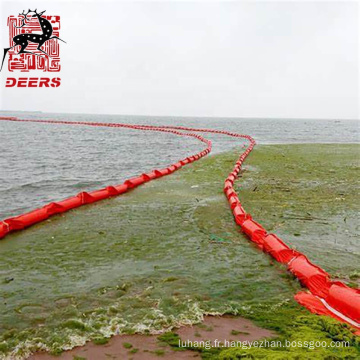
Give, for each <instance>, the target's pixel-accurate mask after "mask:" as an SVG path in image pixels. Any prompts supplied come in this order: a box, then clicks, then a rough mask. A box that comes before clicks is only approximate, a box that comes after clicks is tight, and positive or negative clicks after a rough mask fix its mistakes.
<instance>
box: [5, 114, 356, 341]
mask: <svg viewBox="0 0 360 360" xmlns="http://www.w3.org/2000/svg"><path fill="white" fill-rule="evenodd" d="M0 120H3V121H16V122H36V123H46V124H59V125H72V126H74V125H80V126H102V127H114V128H115V127H116V128H128V129H134V130H143V131H157V132H166V133H172V134H175V135H178V136H187V137H193V138H196V139H198V140H200V141H202V142H203V143H205V144H206V148H205V149H204V150H202V151H201V152H199V153H197V154H195V155H192V156H190V157H187V158H185V159H182V160H180V161H178V162H177V163H175V164H172V165H170V166H169V167H167V168H164V169H159V170H153V171H151V172H149V173H146V174H142V175H140V176H137V177H134V178H131V179H128V180H126V181H125V182H124V183H123V184H120V185H115V186H108V187H106V188H104V189H100V190H95V191H92V192H90V193H87V192H81V193H79V194H78V195H76V196H73V197H70V198H68V199H65V200H62V201H59V202H52V203H50V204H47V205H45V206H43V207H42V208H39V209H36V210H33V211H31V212H29V213H26V214H23V215H19V216H16V217H12V218H8V219H5V220H3V221H1V222H0V238H3V237H4V236H6V235H7V234H8V233H10V232H13V231H18V230H22V229H25V228H26V227H29V226H31V225H33V224H36V223H39V222H41V221H43V220H45V219H47V218H49V217H50V216H53V215H55V214H60V213H63V212H66V211H69V210H71V209H74V208H77V207H80V206H83V205H85V204H91V203H93V202H96V201H100V200H103V199H106V198H109V197H113V196H117V195H120V194H123V193H125V192H127V191H129V190H131V189H134V188H135V187H137V186H140V185H142V184H144V183H146V182H148V181H151V180H154V179H157V178H159V177H162V176H166V175H169V174H171V173H173V172H174V171H176V170H179V169H180V168H181V167H182V166H184V165H187V164H189V163H192V162H194V161H197V160H199V159H200V158H202V157H203V156H206V155H207V154H208V153H210V151H211V141H210V140H208V139H206V138H204V137H202V136H200V135H198V134H197V133H198V132H206V133H213V134H222V135H227V136H232V137H237V138H244V139H247V140H248V141H249V143H250V144H249V146H248V147H247V149H246V150H245V151H244V152H243V153H242V154H241V155H240V156H239V159H238V160H237V161H236V163H235V166H234V168H233V171H232V172H231V173H230V174H229V176H228V177H227V178H226V179H225V184H224V193H225V195H226V197H227V199H228V202H229V205H230V208H231V211H232V213H233V215H234V220H235V222H236V223H237V224H238V225H239V226H240V227H241V229H242V231H243V232H244V233H245V234H246V235H247V237H248V238H249V239H250V240H251V241H253V242H254V243H255V244H256V245H257V247H258V248H259V249H261V250H262V251H264V252H265V253H267V254H269V255H270V256H272V257H273V258H274V259H275V260H276V261H278V262H280V263H282V264H285V265H286V266H287V269H288V270H289V271H290V272H291V273H292V274H294V276H296V277H297V278H298V279H299V281H300V283H301V284H302V285H303V286H304V287H306V288H307V289H308V291H307V292H305V291H301V292H299V293H297V294H296V295H295V300H296V301H297V302H298V303H299V304H301V305H303V306H304V307H306V308H307V309H309V310H310V311H311V312H313V313H316V314H319V315H328V316H331V317H333V318H335V319H337V320H340V321H343V322H346V323H348V324H350V325H352V326H353V327H354V328H355V329H356V333H357V334H358V335H360V290H359V289H353V288H350V287H348V286H346V285H345V284H344V283H342V282H339V281H332V280H331V279H330V276H329V274H327V273H326V272H325V271H324V270H323V269H321V268H320V267H318V266H316V265H314V264H312V263H311V262H310V261H309V259H308V258H307V257H306V256H305V255H304V254H302V253H300V252H298V251H295V250H293V249H290V248H289V247H288V246H287V245H286V244H285V243H284V242H283V241H282V240H281V239H279V238H278V237H277V236H276V235H274V234H268V233H267V232H266V230H265V229H264V228H263V227H262V226H261V225H260V224H258V223H257V222H255V221H254V220H253V219H252V217H251V215H250V214H247V213H246V211H245V210H244V208H243V207H242V204H241V202H240V200H239V197H238V194H237V193H236V191H235V190H234V182H235V180H236V178H237V177H238V174H239V172H240V170H241V167H242V164H243V162H244V161H245V159H246V157H247V156H248V155H249V154H250V152H251V151H252V150H253V148H254V146H255V144H256V143H255V140H254V139H253V138H252V137H251V136H249V135H243V134H238V133H233V132H229V131H224V130H213V129H196V128H190V127H183V126H152V125H131V124H116V123H115V124H113V123H96V122H80V121H76V122H72V121H60V120H27V119H19V118H16V117H0Z"/></svg>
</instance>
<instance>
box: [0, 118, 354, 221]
mask: <svg viewBox="0 0 360 360" xmlns="http://www.w3.org/2000/svg"><path fill="white" fill-rule="evenodd" d="M1 115H3V116H5V115H6V116H18V117H20V118H27V119H57V120H67V121H94V122H112V123H120V122H122V123H133V124H144V125H147V124H148V125H183V126H190V127H199V128H200V127H207V128H212V129H224V130H229V131H233V132H240V133H244V134H249V135H251V136H253V137H254V138H255V139H256V141H257V143H258V144H275V143H277V144H278V143H307V142H309V143H358V142H359V140H360V136H359V134H360V132H359V122H357V121H340V120H311V119H309V120H294V119H291V120H290V119H289V120H286V119H236V118H233V119H229V118H195V117H194V118H181V117H145V116H119V115H86V114H84V115H77V114H76V115H75V114H71V115H70V114H47V113H30V112H29V113H24V112H22V113H16V112H14V113H9V112H6V113H5V112H3V113H2V112H0V116H1ZM0 134H1V141H0V153H1V157H0V219H3V218H6V217H9V216H15V215H18V214H20V213H23V212H25V211H29V210H32V209H34V208H37V207H40V206H42V205H44V204H46V203H48V202H51V201H56V200H61V199H64V198H66V197H68V196H72V195H74V194H76V193H78V192H80V191H85V190H94V189H98V188H101V187H104V186H107V185H110V184H113V185H115V184H119V183H121V182H122V181H124V180H125V179H126V178H129V177H131V176H134V175H137V174H140V173H143V172H146V171H148V170H151V169H154V168H157V167H162V166H165V165H168V164H171V163H173V162H175V161H177V160H179V159H181V158H184V157H186V156H188V155H190V154H193V153H195V152H197V151H199V150H201V149H202V148H203V147H204V144H202V143H200V142H199V141H197V140H195V139H191V138H185V137H178V136H175V135H171V134H163V133H154V132H146V131H137V130H130V129H121V128H118V129H117V128H101V127H94V128H93V127H83V126H68V125H47V124H36V123H15V122H10V121H0ZM205 136H206V137H207V138H210V139H212V140H213V152H212V153H213V154H214V153H218V152H221V151H226V150H229V149H231V148H233V147H234V146H238V145H242V144H243V143H245V142H244V141H241V140H240V141H239V139H232V138H229V137H227V136H219V135H211V134H209V135H205Z"/></svg>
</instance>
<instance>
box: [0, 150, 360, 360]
mask: <svg viewBox="0 0 360 360" xmlns="http://www.w3.org/2000/svg"><path fill="white" fill-rule="evenodd" d="M239 151H240V150H239V149H234V151H232V152H228V153H223V154H219V155H214V156H208V157H207V158H206V159H203V160H201V161H199V162H196V163H194V164H192V165H188V166H186V167H184V168H183V169H182V170H180V171H178V172H176V173H174V174H172V175H171V176H168V177H166V178H163V179H160V180H157V181H153V182H151V183H147V184H146V185H144V186H142V187H140V188H137V189H135V190H134V191H132V192H130V193H127V194H124V195H121V196H119V197H117V198H113V199H109V200H104V201H102V202H100V203H98V204H93V205H88V206H85V207H83V208H81V209H77V210H73V211H71V212H69V213H66V214H64V215H61V216H55V217H53V218H51V219H49V220H47V221H45V222H44V223H42V224H38V225H35V226H33V227H32V228H30V229H28V230H25V231H23V232H19V233H14V234H12V235H9V236H8V237H6V238H5V239H3V240H1V241H0V276H1V277H0V286H1V292H0V300H1V302H0V308H1V311H0V358H1V357H4V358H5V357H6V356H7V357H9V358H15V356H19V357H21V356H26V355H28V354H29V353H30V352H32V351H35V350H41V349H42V350H47V351H50V352H52V353H59V352H61V350H62V349H66V348H69V347H71V346H75V345H80V344H83V342H84V341H85V340H88V339H95V341H100V342H101V339H103V338H106V337H109V336H111V335H113V334H119V333H129V334H131V333H134V332H140V333H156V332H159V331H161V330H164V329H170V328H172V327H174V326H179V325H181V324H189V323H194V322H198V321H200V320H201V319H202V316H203V314H205V313H206V314H223V313H229V314H234V315H241V316H245V317H248V318H251V319H252V320H254V321H255V322H256V323H257V324H259V325H261V326H263V327H266V328H269V329H273V330H276V331H277V332H278V334H279V338H280V339H283V340H284V339H304V338H309V337H311V336H312V337H313V340H318V339H325V340H326V341H330V340H346V341H349V343H350V345H351V346H350V347H349V348H346V349H339V348H335V349H330V348H327V349H321V350H314V351H311V352H310V353H309V350H306V349H291V350H290V349H287V350H286V349H261V351H260V349H248V350H244V349H229V350H222V351H220V350H219V351H217V350H216V349H214V350H211V351H209V350H204V349H197V350H198V351H201V354H202V356H203V357H205V358H223V359H233V358H234V359H235V358H241V357H251V356H253V358H274V359H275V358H278V359H280V358H289V359H290V358H294V359H295V358H299V359H300V358H309V359H310V358H316V356H319V357H318V358H326V357H328V358H329V359H333V358H334V359H336V358H348V359H352V358H353V359H356V358H359V356H360V352H359V342H358V339H357V338H355V337H354V336H353V335H352V333H351V331H350V330H349V328H348V327H347V325H343V324H340V323H338V322H336V321H335V320H332V319H328V318H323V317H318V316H315V315H311V314H309V313H308V312H307V311H306V310H304V309H302V308H301V307H300V306H298V305H297V304H296V303H295V302H294V300H293V295H294V293H295V292H296V291H298V290H299V289H300V285H299V284H298V282H297V281H296V280H294V279H293V278H292V276H290V275H289V274H287V273H286V271H285V269H284V268H283V267H282V266H281V265H279V264H276V263H274V262H273V261H272V260H271V258H270V257H269V256H267V255H265V254H264V253H262V252H261V251H259V250H258V249H256V248H255V246H254V245H253V244H251V242H250V241H248V240H247V239H246V237H245V236H243V235H242V234H241V232H240V231H239V228H238V227H237V226H236V224H235V223H234V221H233V218H232V215H231V212H230V210H229V208H228V203H227V201H226V198H225V196H224V195H223V193H222V188H223V182H224V179H225V177H226V176H227V174H228V173H229V172H230V171H231V169H232V166H233V163H234V162H235V161H236V159H237V157H238V152H239ZM359 155H360V146H359V145H351V144H347V145H337V144H322V145H317V144H300V145H268V146H257V147H256V148H255V149H254V151H253V153H252V154H251V155H250V156H249V157H248V160H247V161H246V163H245V166H244V171H243V172H242V174H241V177H240V178H239V179H238V180H237V182H236V185H237V189H236V190H237V191H239V197H240V199H241V201H242V202H243V205H244V207H245V209H246V210H247V211H248V212H249V213H251V214H252V215H253V217H254V219H255V220H257V221H259V222H260V223H261V224H263V225H264V227H265V228H266V229H267V230H268V231H271V232H275V233H276V234H277V235H279V236H280V237H281V238H282V239H283V240H284V241H285V242H286V243H288V244H290V245H291V246H293V247H294V248H296V249H298V250H300V251H301V252H303V253H304V254H306V255H307V256H308V257H309V259H310V260H311V261H313V262H314V263H316V264H317V265H319V266H321V267H322V268H323V269H324V270H326V271H328V272H329V273H330V274H332V276H334V277H338V278H341V279H342V280H344V281H346V282H348V284H349V285H350V286H357V284H358V279H359V277H360V270H359V266H358V258H359V245H358V241H359V238H358V233H359V228H360V224H359V221H358V217H357V216H358V215H357V214H358V211H359V204H360V196H359V194H358V185H359V184H358V178H359ZM54 200H56V199H54ZM170 338H171V337H170ZM306 356H308V357H306Z"/></svg>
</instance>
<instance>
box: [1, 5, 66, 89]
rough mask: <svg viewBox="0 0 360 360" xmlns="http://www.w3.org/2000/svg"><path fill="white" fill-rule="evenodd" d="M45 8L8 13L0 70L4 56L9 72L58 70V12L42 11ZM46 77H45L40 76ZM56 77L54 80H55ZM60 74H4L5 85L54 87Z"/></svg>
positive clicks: (58, 83)
mask: <svg viewBox="0 0 360 360" xmlns="http://www.w3.org/2000/svg"><path fill="white" fill-rule="evenodd" d="M44 13H45V10H44V11H42V12H39V13H38V12H37V10H36V9H35V10H30V9H29V10H28V11H27V12H26V13H25V11H23V12H22V14H19V15H18V16H9V17H8V21H7V25H8V27H9V42H10V44H9V47H8V48H5V49H4V54H3V59H2V63H1V68H0V71H1V70H2V68H3V66H4V63H5V60H6V58H7V57H8V70H9V71H10V72H14V71H20V72H29V71H31V70H40V71H44V72H59V71H60V69H61V65H60V45H59V41H62V42H64V43H65V41H64V40H62V39H61V38H60V37H59V36H60V16H59V15H43V14H44ZM44 79H46V81H45V80H44ZM55 80H56V81H55ZM59 85H60V78H54V79H50V78H49V77H46V78H34V77H32V78H24V77H22V78H19V79H17V78H15V77H12V78H8V79H7V81H6V85H5V86H6V87H58V86H59Z"/></svg>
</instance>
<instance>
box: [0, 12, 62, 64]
mask: <svg viewBox="0 0 360 360" xmlns="http://www.w3.org/2000/svg"><path fill="white" fill-rule="evenodd" d="M45 11H46V10H44V11H42V12H40V13H38V12H37V11H36V9H35V10H30V9H29V10H28V11H27V13H25V11H23V12H22V14H19V15H23V16H24V18H23V19H22V20H21V23H22V25H21V26H15V25H14V26H15V27H16V28H23V27H24V26H26V21H29V18H28V15H29V14H33V15H30V19H31V18H32V17H33V18H34V17H36V18H37V19H38V21H39V24H40V27H41V31H42V34H33V33H32V34H18V35H16V36H14V37H13V41H14V43H15V45H13V46H11V47H9V48H5V49H4V56H3V59H2V63H1V68H0V71H1V70H2V68H3V65H4V61H5V57H6V54H7V53H8V51H9V50H10V49H12V48H14V47H16V46H18V45H19V46H21V49H20V51H19V52H18V55H19V54H33V55H36V56H39V57H43V56H41V55H40V54H36V53H33V52H31V51H26V48H27V46H28V45H29V42H32V43H35V44H38V47H37V50H39V51H41V52H42V53H44V54H45V55H46V56H48V57H50V55H49V54H47V53H46V52H45V51H44V50H42V49H41V47H42V46H43V45H44V44H45V42H46V41H48V40H50V39H58V40H60V41H62V42H64V43H65V41H64V40H61V39H60V38H59V37H57V36H52V33H53V28H52V25H51V22H50V21H48V20H47V19H45V18H43V17H41V15H42V14H43V13H44V12H45Z"/></svg>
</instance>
